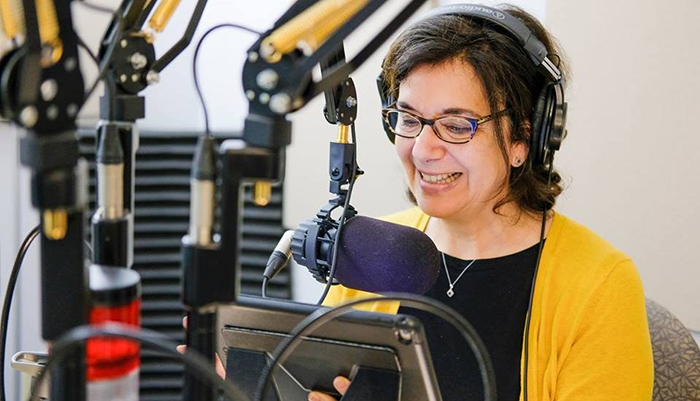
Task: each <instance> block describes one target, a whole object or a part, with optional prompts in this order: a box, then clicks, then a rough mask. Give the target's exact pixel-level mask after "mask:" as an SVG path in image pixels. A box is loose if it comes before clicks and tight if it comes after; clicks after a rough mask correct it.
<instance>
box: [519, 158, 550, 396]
mask: <svg viewBox="0 0 700 401" xmlns="http://www.w3.org/2000/svg"><path fill="white" fill-rule="evenodd" d="M552 159H553V156H550V157H549V169H548V171H547V188H549V186H550V185H551V184H552V170H553V169H554V163H553V160H552ZM546 228H547V206H544V207H543V208H542V227H541V228H540V246H539V249H538V250H537V262H536V263H535V273H534V274H533V275H532V284H531V285H530V299H529V301H528V303H527V319H526V321H525V334H524V341H523V342H524V345H523V347H525V349H524V354H525V358H524V361H523V401H527V374H528V366H527V365H528V364H529V360H530V352H529V351H530V321H531V320H532V304H533V300H534V299H535V283H536V281H537V272H539V270H540V260H541V259H542V250H543V249H544V234H545V230H546Z"/></svg>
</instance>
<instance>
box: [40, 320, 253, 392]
mask: <svg viewBox="0 0 700 401" xmlns="http://www.w3.org/2000/svg"><path fill="white" fill-rule="evenodd" d="M95 337H100V338H123V339H127V340H132V341H138V342H139V343H140V344H141V345H142V346H148V347H150V348H153V349H155V350H157V351H159V352H162V353H164V354H168V355H169V356H170V357H172V358H174V359H177V360H179V361H180V362H182V363H184V364H185V366H186V367H187V368H190V369H192V370H193V371H196V372H197V374H198V375H199V376H200V377H201V378H203V379H206V380H207V381H208V382H210V383H212V384H213V385H215V386H217V387H218V388H219V389H220V390H221V392H222V393H223V395H224V396H225V398H227V399H229V400H245V401H247V400H249V398H248V397H247V396H246V395H245V394H244V393H243V392H242V391H241V390H240V389H239V388H238V387H236V386H235V385H234V384H233V383H231V382H230V381H227V380H225V379H223V378H221V377H220V376H219V375H218V374H217V373H216V371H215V369H214V368H213V366H212V364H211V362H210V361H208V360H207V359H206V358H204V357H203V356H202V355H200V354H199V353H197V352H193V351H187V352H185V353H183V354H180V353H179V352H177V350H176V346H177V344H175V343H174V342H172V340H171V339H170V338H169V337H168V336H166V335H164V334H161V333H158V332H156V331H153V330H148V329H144V328H139V329H138V330H134V329H132V328H127V327H124V326H122V325H120V324H107V325H105V326H102V327H100V328H97V327H93V326H88V325H86V326H79V327H76V328H74V329H72V330H70V331H69V332H67V333H66V334H64V335H62V336H61V337H60V338H59V339H58V340H56V341H55V342H54V343H53V344H52V348H51V353H50V354H49V358H48V359H47V361H46V364H45V365H44V367H43V369H42V371H41V373H40V374H39V376H37V379H36V381H35V384H34V390H36V389H38V388H40V387H41V385H42V383H43V382H44V381H45V380H46V377H47V376H48V372H49V371H50V369H51V368H53V367H54V365H55V364H56V363H57V362H58V361H60V360H61V359H63V358H65V357H66V355H68V354H69V351H71V350H72V349H73V348H74V347H76V346H78V345H79V344H81V343H83V342H84V341H86V340H89V339H91V338H95ZM29 401H38V396H37V394H36V393H35V392H34V391H32V394H31V395H30V398H29Z"/></svg>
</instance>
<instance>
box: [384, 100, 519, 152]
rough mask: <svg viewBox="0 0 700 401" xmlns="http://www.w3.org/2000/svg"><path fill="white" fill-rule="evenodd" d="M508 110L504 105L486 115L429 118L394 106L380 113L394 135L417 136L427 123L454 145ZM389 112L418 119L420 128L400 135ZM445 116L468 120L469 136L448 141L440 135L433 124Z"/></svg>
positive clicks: (450, 116) (471, 136)
mask: <svg viewBox="0 0 700 401" xmlns="http://www.w3.org/2000/svg"><path fill="white" fill-rule="evenodd" d="M509 110H510V109H509V108H508V107H506V108H505V109H503V110H501V111H497V112H495V113H491V114H489V115H488V116H484V117H481V118H471V117H467V116H460V115H446V116H441V117H438V118H433V119H431V118H423V117H421V116H417V115H415V114H413V113H411V112H410V111H407V110H401V109H397V108H396V107H387V108H385V109H382V115H383V116H384V121H386V126H387V127H389V129H390V130H391V132H392V133H394V135H397V136H400V137H402V138H408V139H413V138H418V136H419V135H420V134H421V132H423V128H424V127H425V126H426V125H428V126H430V128H432V130H433V132H434V133H435V136H437V137H438V138H439V139H440V140H441V141H444V142H447V143H452V144H456V145H461V144H464V143H468V142H469V141H471V140H472V138H474V135H476V130H477V129H478V128H479V125H481V124H484V123H487V122H489V121H491V120H493V119H494V118H497V117H500V116H502V115H503V114H505V113H506V112H508V111H509ZM391 112H397V113H406V114H408V115H409V116H411V117H413V118H415V119H416V120H418V121H420V123H421V126H420V130H418V134H416V135H415V136H408V135H401V134H399V133H398V132H396V130H394V128H392V127H391V122H390V121H389V113H391ZM445 118H461V119H464V120H466V121H468V122H469V125H471V127H472V132H471V135H469V138H468V139H466V140H464V141H459V142H455V141H450V140H447V139H445V138H443V137H442V135H440V132H439V131H438V130H436V129H435V127H434V125H435V123H436V122H438V121H439V120H442V119H445Z"/></svg>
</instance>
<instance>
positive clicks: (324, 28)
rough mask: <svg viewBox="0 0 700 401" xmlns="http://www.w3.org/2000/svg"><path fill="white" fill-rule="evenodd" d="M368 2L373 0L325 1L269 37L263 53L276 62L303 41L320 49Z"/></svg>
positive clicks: (263, 43)
mask: <svg viewBox="0 0 700 401" xmlns="http://www.w3.org/2000/svg"><path fill="white" fill-rule="evenodd" d="M368 2H369V0H321V1H319V2H318V3H316V4H314V5H313V6H311V7H309V8H308V9H306V10H305V11H304V12H302V13H301V14H299V15H298V16H296V17H294V18H293V19H292V20H291V21H289V22H287V23H286V24H284V25H282V26H281V27H279V28H277V29H276V30H275V31H274V32H272V33H271V34H270V36H268V37H267V38H265V39H264V40H263V42H262V44H261V49H260V55H261V56H262V57H264V58H265V60H267V61H268V62H273V63H274V62H277V61H279V59H280V58H281V57H282V55H284V54H287V53H290V52H292V51H294V49H296V48H297V45H298V44H299V42H302V43H303V44H304V46H309V47H311V48H313V49H316V48H318V46H320V44H322V43H323V42H324V41H325V40H326V39H327V38H328V37H329V36H330V35H332V34H333V33H334V32H335V31H336V30H337V29H338V28H340V27H341V26H342V25H343V24H344V23H345V22H346V21H348V20H349V19H350V18H352V16H353V15H355V14H356V13H357V12H358V11H359V10H361V9H362V8H363V7H364V6H366V5H367V3H368Z"/></svg>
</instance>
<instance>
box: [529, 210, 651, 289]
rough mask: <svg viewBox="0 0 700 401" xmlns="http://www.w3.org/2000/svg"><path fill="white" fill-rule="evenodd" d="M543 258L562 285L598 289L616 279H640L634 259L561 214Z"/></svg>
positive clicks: (554, 277) (555, 222) (556, 220)
mask: <svg viewBox="0 0 700 401" xmlns="http://www.w3.org/2000/svg"><path fill="white" fill-rule="evenodd" d="M542 258H543V264H542V265H543V266H544V265H548V266H550V267H551V269H550V270H551V272H550V273H551V274H552V275H553V277H552V279H553V280H554V281H561V282H562V284H563V283H572V282H578V283H579V284H581V285H582V286H584V287H585V286H593V287H596V286H598V285H600V284H602V283H603V282H605V281H609V279H611V278H612V277H627V278H630V277H635V276H638V273H637V270H636V267H635V266H634V263H633V262H632V259H631V258H630V257H629V256H628V255H626V254H625V253H624V252H623V251H621V250H619V249H618V248H616V247H615V246H613V245H612V244H611V243H610V242H608V241H606V240H605V239H604V238H603V237H601V236H600V235H598V234H597V233H595V232H594V231H593V230H591V229H590V228H588V227H586V226H584V225H583V224H581V223H578V222H576V221H575V220H573V219H571V218H569V217H567V216H564V215H562V214H559V213H557V214H555V217H554V221H553V222H552V227H551V228H550V232H549V235H548V236H547V240H546V242H545V249H544V252H543V255H542ZM613 280H614V279H613ZM566 286H567V287H569V286H570V284H567V285H566Z"/></svg>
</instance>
